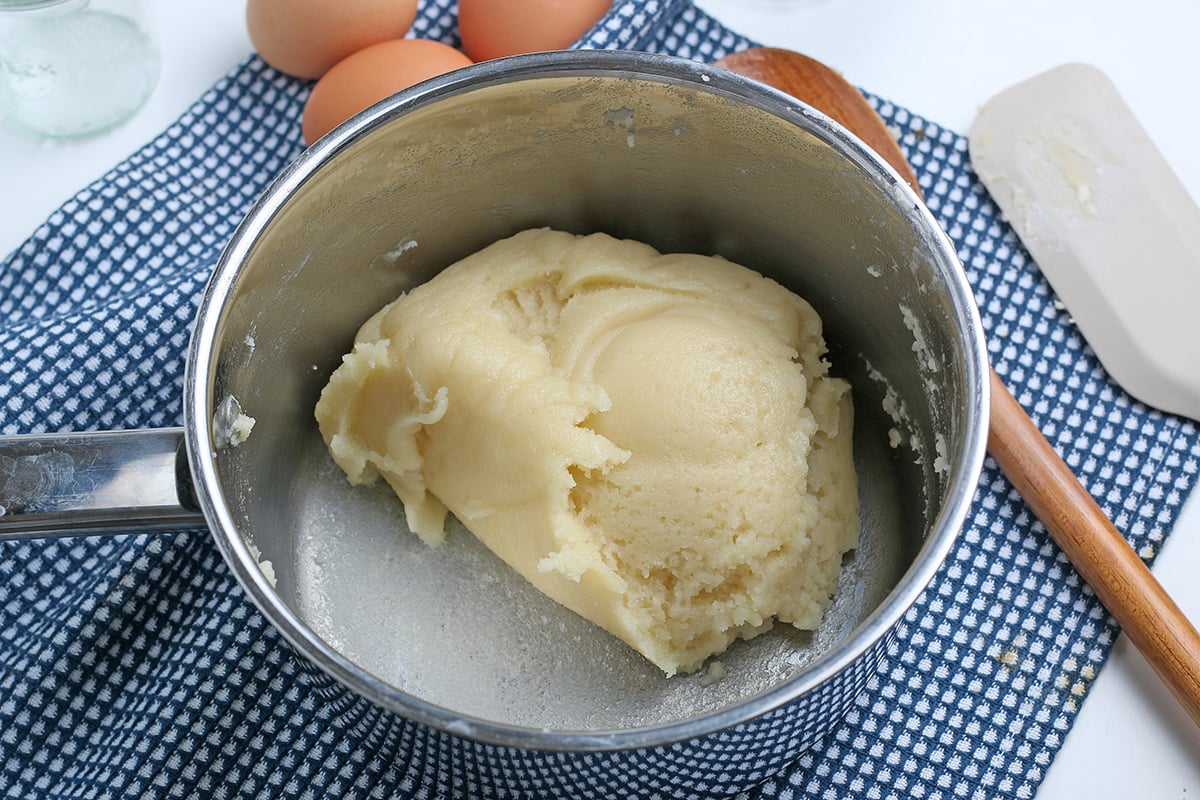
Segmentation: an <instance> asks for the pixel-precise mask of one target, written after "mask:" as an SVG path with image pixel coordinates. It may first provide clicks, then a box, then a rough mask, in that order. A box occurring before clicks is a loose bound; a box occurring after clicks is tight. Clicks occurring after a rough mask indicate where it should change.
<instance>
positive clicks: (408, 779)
mask: <svg viewBox="0 0 1200 800" xmlns="http://www.w3.org/2000/svg"><path fill="white" fill-rule="evenodd" d="M454 8H455V5H454V3H453V2H451V0H436V2H425V3H423V5H422V9H421V12H420V16H419V18H418V20H417V22H416V24H415V27H414V33H415V34H416V35H420V36H424V37H427V38H434V39H441V40H443V41H447V42H449V43H452V44H453V43H457V41H456V36H457V34H456V30H455V19H454ZM749 44H750V42H748V41H747V40H746V39H745V38H744V37H742V36H739V35H737V34H736V33H734V32H732V31H730V30H728V29H726V28H725V27H724V26H722V25H721V24H720V23H719V22H718V21H717V20H714V19H713V18H711V17H709V16H707V15H706V14H704V13H703V12H701V11H699V10H698V9H696V8H695V7H694V6H692V5H691V3H690V2H688V0H627V1H626V2H617V3H616V4H614V7H613V9H612V10H611V11H610V12H609V13H608V14H607V15H606V16H605V17H604V18H603V19H602V20H601V21H600V23H598V24H597V26H596V27H595V28H593V29H592V30H591V31H590V32H589V33H588V35H587V36H586V37H585V38H584V40H583V41H581V42H580V44H579V46H582V47H596V48H622V49H641V50H647V51H653V52H664V53H671V54H674V55H679V56H683V57H687V58H693V59H697V60H701V61H706V62H707V61H712V60H714V59H716V58H719V57H721V56H722V55H725V54H726V53H728V52H731V51H734V50H739V49H742V48H744V47H745V46H747V45H749ZM308 91H309V84H308V83H306V82H303V81H298V80H295V79H292V78H289V77H286V76H284V75H281V74H279V73H277V72H275V71H274V70H272V69H270V68H269V67H267V66H266V65H265V64H264V63H263V62H262V61H261V60H259V59H258V58H257V57H253V56H251V57H250V58H248V59H247V60H246V61H245V62H244V63H243V64H242V65H240V66H239V67H237V68H236V69H234V70H233V71H232V72H231V73H230V74H229V75H228V76H227V77H225V78H224V79H223V80H221V81H220V82H218V83H217V84H216V85H215V86H214V87H213V88H212V89H211V90H210V91H208V92H207V93H206V94H205V95H204V96H203V97H202V98H200V99H199V101H198V102H196V103H195V105H194V106H193V107H192V108H191V109H190V110H189V111H188V112H187V113H186V114H185V115H184V116H183V117H181V118H180V119H179V120H178V121H177V122H176V123H175V124H174V125H172V126H171V127H170V128H168V129H167V130H166V131H164V132H163V133H162V134H161V135H160V136H158V137H157V138H156V139H154V140H153V141H152V142H150V143H149V144H147V145H146V146H145V147H144V148H142V149H141V150H140V151H138V152H137V153H135V154H134V155H133V156H132V157H130V158H129V159H128V160H126V161H124V162H122V163H121V164H119V165H117V166H116V167H115V168H114V169H113V170H112V171H111V172H109V173H108V174H107V175H105V176H104V177H103V178H101V179H100V180H98V181H96V182H95V183H94V184H92V185H91V186H88V187H86V188H84V189H83V190H82V191H81V192H79V194H78V195H76V196H75V197H74V198H72V199H71V200H70V201H68V202H67V203H66V204H65V205H64V206H63V207H62V208H61V209H59V210H58V211H56V212H55V213H54V214H53V215H52V216H51V217H50V218H49V219H48V220H47V221H46V222H45V224H43V225H41V226H40V227H39V228H38V229H37V230H35V231H34V232H33V234H32V236H31V237H30V238H29V240H28V241H27V242H25V244H23V245H22V246H21V247H20V248H19V249H18V250H17V251H15V252H14V253H12V254H11V255H9V256H8V257H7V258H6V259H5V260H4V261H3V262H0V433H4V434H14V433H28V432H42V431H62V430H89V429H111V428H133V427H157V426H165V425H175V424H179V423H180V422H181V419H180V406H181V395H182V372H183V363H184V350H185V348H186V344H187V339H188V336H189V332H190V325H191V320H192V318H193V316H194V314H195V312H196V308H197V302H198V299H199V296H200V294H201V292H202V290H203V287H204V284H205V281H206V280H207V278H208V275H209V273H210V271H211V269H212V267H213V265H214V263H215V261H216V259H217V256H218V254H219V252H220V250H221V247H222V246H223V244H224V242H225V241H226V240H227V239H228V238H229V236H230V234H231V233H232V231H233V228H234V226H235V225H236V224H237V222H238V221H239V220H240V218H241V217H242V215H243V214H244V213H245V212H246V211H247V210H248V209H249V207H250V205H251V204H252V203H253V202H254V200H255V199H256V197H257V196H258V195H259V193H260V192H261V191H262V190H263V189H265V188H266V186H267V185H268V184H269V182H270V181H271V180H272V179H273V178H274V176H275V175H276V174H277V173H278V172H279V171H280V170H281V169H282V168H283V167H284V166H285V165H286V164H287V163H288V162H289V161H290V160H291V159H293V158H294V157H295V156H296V155H298V154H299V153H300V152H301V150H302V148H303V143H302V141H301V138H300V125H299V119H300V113H301V109H302V106H303V101H304V98H305V97H306V96H307V93H308ZM868 98H869V99H870V100H871V102H872V103H873V104H874V105H875V106H876V108H877V109H878V110H879V112H880V113H881V114H882V115H883V117H884V119H885V120H886V121H887V122H888V123H889V125H890V126H891V127H892V128H893V130H894V131H895V132H896V134H897V136H898V137H899V138H900V140H901V143H902V145H903V146H904V148H905V150H906V152H907V154H908V156H909V158H910V160H911V161H912V163H913V166H914V167H915V169H916V172H917V175H918V178H919V180H920V184H921V187H922V189H923V191H924V192H925V195H926V197H927V200H928V203H929V206H930V208H931V209H932V210H933V212H934V214H935V215H936V216H937V218H938V220H939V222H940V223H941V225H942V226H943V227H944V228H945V230H946V231H947V233H948V234H949V235H950V237H951V238H952V240H953V241H954V243H955V245H956V247H957V249H958V252H959V255H960V257H961V258H962V260H963V262H964V265H965V267H966V270H967V274H968V278H969V280H970V282H971V284H972V286H973V287H974V289H975V292H976V296H977V299H978V302H979V306H980V310H981V314H982V317H983V322H984V326H985V328H986V330H987V333H988V345H989V349H990V351H991V357H992V359H993V364H994V366H995V368H996V370H997V371H998V372H999V373H1000V375H1001V376H1002V377H1003V378H1004V379H1005V380H1006V381H1007V383H1008V384H1009V385H1010V386H1011V387H1012V389H1013V391H1014V394H1015V395H1016V397H1017V398H1018V400H1020V401H1021V403H1022V404H1023V405H1024V406H1025V407H1026V408H1027V409H1029V410H1030V412H1031V414H1032V416H1033V417H1034V419H1035V421H1036V422H1037V423H1038V424H1039V425H1040V427H1041V428H1042V430H1043V431H1044V432H1045V433H1046V435H1047V436H1048V438H1049V439H1050V440H1051V442H1052V443H1054V444H1055V446H1056V447H1057V448H1058V449H1059V450H1060V452H1061V453H1062V454H1063V455H1064V457H1065V458H1066V460H1067V463H1068V464H1069V465H1070V466H1071V467H1072V468H1073V469H1074V470H1075V471H1076V473H1077V474H1078V475H1079V476H1080V477H1081V479H1082V481H1083V482H1084V484H1085V485H1086V486H1087V487H1088V488H1089V489H1090V490H1091V491H1092V493H1093V494H1094V495H1095V496H1096V497H1097V498H1098V499H1099V501H1100V503H1101V505H1102V507H1103V508H1104V509H1105V511H1106V512H1107V513H1108V514H1109V515H1110V516H1111V517H1112V518H1113V520H1114V521H1115V522H1116V524H1117V526H1118V527H1119V528H1120V529H1121V530H1123V531H1125V532H1126V533H1127V535H1128V538H1129V540H1130V541H1131V543H1132V544H1133V546H1134V547H1135V548H1136V549H1137V551H1138V552H1139V553H1140V554H1141V555H1142V557H1143V558H1145V559H1146V560H1147V561H1152V560H1153V558H1154V556H1155V554H1156V553H1157V551H1158V548H1159V546H1160V545H1161V544H1162V541H1163V540H1164V538H1165V537H1166V536H1167V535H1168V533H1169V532H1170V529H1171V526H1172V524H1173V522H1174V520H1175V517H1176V515H1177V513H1178V511H1179V509H1180V507H1181V506H1182V504H1183V502H1184V500H1185V499H1186V498H1187V496H1188V494H1189V493H1190V491H1191V490H1192V488H1193V485H1194V483H1195V480H1196V474H1197V468H1198V464H1200V458H1198V457H1200V437H1198V436H1197V429H1196V427H1195V426H1194V425H1193V424H1192V423H1191V422H1189V421H1186V420H1182V419H1179V418H1175V417H1171V416H1167V415H1163V414H1161V413H1159V412H1157V411H1155V410H1152V409H1148V408H1146V407H1145V406H1142V405H1140V404H1138V403H1136V402H1134V401H1133V400H1132V399H1131V398H1129V397H1128V396H1127V395H1125V394H1124V393H1123V392H1122V391H1121V390H1120V389H1119V388H1118V387H1117V386H1116V385H1115V384H1114V383H1113V382H1112V381H1111V380H1110V379H1109V378H1108V377H1107V376H1106V374H1105V373H1104V371H1103V370H1102V369H1101V367H1100V366H1099V364H1098V362H1097V360H1096V359H1095V357H1094V355H1093V354H1092V352H1091V351H1090V350H1089V349H1088V347H1087V344H1086V342H1084V341H1083V339H1082V338H1081V337H1080V335H1079V333H1078V331H1077V330H1076V329H1075V328H1074V327H1073V325H1072V324H1071V321H1070V318H1069V315H1068V314H1067V313H1066V312H1065V311H1064V310H1063V308H1062V307H1061V305H1060V304H1059V303H1057V301H1056V299H1055V297H1054V295H1053V293H1052V292H1051V291H1050V289H1049V288H1048V286H1047V284H1046V283H1045V281H1044V280H1043V279H1042V277H1041V275H1040V274H1039V272H1038V270H1037V267H1036V265H1035V264H1034V263H1032V262H1031V260H1030V259H1029V256H1028V255H1027V254H1026V253H1025V252H1024V251H1023V250H1022V248H1021V246H1020V244H1019V242H1018V241H1017V239H1016V238H1015V236H1014V235H1013V233H1012V231H1011V230H1010V229H1009V228H1008V226H1007V225H1006V224H1005V223H1004V221H1003V219H1002V218H1001V217H1000V215H999V212H998V211H997V209H996V208H995V206H994V205H993V204H992V202H991V201H990V199H989V197H988V195H987V193H986V191H985V190H984V189H983V188H982V186H981V185H980V184H979V183H978V181H977V180H976V179H975V177H974V175H973V174H972V172H971V169H970V164H969V162H968V159H967V155H966V153H967V148H966V141H965V139H964V138H963V137H962V136H960V135H958V134H957V133H954V132H952V131H948V130H945V129H943V128H941V127H939V126H938V125H937V124H935V123H934V122H932V121H929V120H925V119H922V118H921V117H919V116H917V115H915V114H913V113H912V112H910V111H908V110H906V109H903V108H899V107H897V106H895V105H893V104H891V103H888V102H887V101H885V100H882V99H880V98H877V97H873V96H870V95H868ZM1116 634H1117V629H1116V628H1115V626H1114V624H1113V622H1112V620H1111V619H1110V618H1109V617H1108V615H1107V614H1106V613H1105V611H1104V609H1103V608H1102V607H1101V606H1100V604H1099V603H1098V601H1097V600H1096V599H1095V597H1094V595H1093V594H1092V593H1091V591H1090V590H1089V589H1088V588H1087V587H1086V586H1084V585H1083V584H1082V583H1081V581H1080V580H1079V578H1078V577H1077V576H1076V574H1075V573H1074V571H1073V570H1072V569H1071V567H1070V566H1069V564H1068V563H1067V561H1066V560H1065V558H1064V557H1063V556H1062V555H1061V553H1060V552H1059V551H1058V550H1057V548H1056V547H1055V546H1054V545H1053V544H1052V543H1051V542H1050V541H1049V539H1048V538H1047V536H1046V534H1045V533H1044V531H1043V530H1042V529H1041V527H1040V525H1039V524H1038V523H1037V522H1036V521H1035V520H1034V519H1032V517H1031V516H1030V514H1029V512H1028V510H1027V509H1026V507H1025V506H1024V504H1023V502H1022V501H1021V500H1020V498H1019V497H1018V496H1017V495H1016V494H1015V492H1014V491H1013V489H1012V488H1011V486H1009V484H1008V483H1007V481H1006V480H1005V479H1004V478H1003V476H1001V475H1000V473H999V471H998V470H997V469H996V467H995V465H994V464H992V463H991V462H990V461H989V462H988V464H987V465H986V468H985V470H984V474H983V477H982V480H981V481H980V484H979V486H978V490H977V494H976V497H975V498H974V504H973V509H972V514H971V515H970V517H969V519H968V521H967V524H966V526H965V528H964V530H963V532H962V534H961V536H960V538H959V540H958V542H957V543H956V545H955V547H954V549H953V552H952V553H951V556H950V558H949V560H948V562H947V563H946V565H945V566H944V568H943V569H942V570H941V572H940V573H939V574H938V576H937V577H936V579H935V580H934V582H933V584H932V585H931V586H930V587H929V589H928V590H927V591H926V592H925V593H924V594H923V595H922V597H921V599H920V601H919V602H918V603H917V604H916V605H915V607H914V608H912V609H911V611H910V612H909V613H908V614H907V616H906V617H905V619H904V621H903V623H902V625H901V626H900V629H899V635H898V637H897V641H896V644H895V646H894V647H892V648H891V649H890V650H889V651H888V653H887V655H886V657H885V659H884V663H883V666H882V669H881V671H880V672H879V674H878V676H877V677H876V678H875V679H873V680H872V682H871V684H870V686H869V687H868V690H867V691H866V692H865V693H864V694H863V695H862V696H860V697H859V698H858V700H857V702H856V703H855V704H854V706H853V707H852V708H851V710H850V712H849V713H848V715H847V716H846V718H845V719H844V721H843V722H842V723H841V724H840V725H839V726H838V727H836V728H835V729H834V730H833V731H832V732H831V733H830V734H829V735H828V736H826V737H825V738H824V739H823V740H821V741H820V742H818V743H817V744H816V745H815V746H814V747H813V748H812V749H811V750H809V751H808V752H807V753H806V754H805V755H804V756H803V757H801V758H800V759H799V761H797V762H796V763H795V764H793V765H791V766H790V767H788V768H786V769H785V770H784V771H783V772H781V773H779V774H778V775H776V776H775V777H773V778H771V779H769V780H767V781H766V782H765V783H763V784H762V785H761V786H759V787H758V788H756V789H755V790H753V791H752V792H750V793H749V794H748V795H747V797H750V798H756V799H757V798H762V799H763V800H766V799H767V798H780V799H782V798H832V797H837V798H841V797H864V798H909V797H921V798H958V797H966V798H997V797H1030V796H1032V795H1033V794H1034V792H1035V791H1036V788H1037V785H1038V783H1039V781H1040V780H1041V778H1042V776H1043V775H1044V772H1045V770H1046V768H1047V767H1048V766H1049V764H1050V762H1051V760H1052V759H1053V757H1054V753H1055V752H1056V751H1057V749H1058V748H1059V747H1060V745H1061V744H1062V741H1063V738H1064V737H1065V736H1066V735H1067V733H1068V731H1069V730H1070V727H1071V724H1072V722H1073V721H1074V719H1075V717H1076V714H1077V712H1078V709H1079V706H1080V704H1081V703H1082V702H1083V701H1084V699H1085V698H1086V696H1087V692H1088V689H1089V687H1090V686H1091V683H1092V680H1093V679H1094V677H1095V676H1096V674H1097V672H1098V670H1099V669H1100V667H1101V666H1102V664H1103V663H1104V661H1105V659H1106V658H1107V656H1108V653H1109V651H1110V648H1111V645H1112V642H1113V639H1114V637H1115V636H1116ZM389 718H390V715H388V714H386V713H385V712H381V711H380V710H379V709H376V708H375V707H373V706H371V705H370V704H369V703H367V702H366V701H365V700H362V699H360V698H358V697H357V696H355V695H353V694H352V693H350V692H348V691H347V690H345V689H342V688H341V687H340V686H339V685H337V684H335V683H333V682H332V681H331V680H330V679H328V678H327V677H326V676H324V674H323V673H320V672H319V671H318V670H317V669H316V668H315V667H313V666H312V665H311V664H309V663H308V662H307V661H305V660H303V659H301V658H299V657H298V656H296V655H295V654H294V653H293V651H292V650H291V649H290V647H289V646H288V645H287V644H286V643H285V642H284V641H283V640H282V638H281V637H280V636H279V635H278V634H277V633H276V632H275V631H274V629H272V628H271V627H270V626H269V625H268V624H267V623H266V622H265V620H264V619H263V618H262V616H261V615H260V614H259V613H258V611H257V610H256V609H255V608H254V606H253V605H252V604H251V603H250V602H249V600H248V599H247V598H246V597H245V596H244V595H243V593H242V591H241V589H240V587H239V586H238V585H237V584H236V582H235V581H234V579H233V577H232V575H231V574H230V572H229V571H228V570H227V569H226V567H225V564H224V562H223V561H222V560H221V558H220V556H219V555H218V553H217V551H216V549H215V547H214V545H213V544H212V542H211V541H210V540H209V537H207V536H205V535H195V534H178V535H124V536H115V537H108V538H94V539H59V540H42V541H25V542H16V543H6V544H2V545H0V796H3V797H37V798H67V797H70V798H76V797H78V798H85V797H88V798H90V797H205V798H208V797H214V798H217V797H286V798H307V797H313V798H317V797H351V798H367V797H397V798H443V797H445V798H452V797H458V796H464V793H463V791H462V790H461V789H456V788H455V786H454V784H453V783H452V782H451V781H450V780H449V779H448V778H447V776H446V775H441V774H435V773H425V774H414V773H412V772H410V771H409V770H408V769H407V768H406V767H407V765H408V763H409V762H408V760H407V759H406V757H405V753H404V752H403V748H404V747H405V743H404V740H403V739H402V738H400V737H397V735H396V734H395V731H396V730H398V729H399V728H400V727H401V726H399V725H397V724H393V723H394V722H395V721H394V720H390V721H389Z"/></svg>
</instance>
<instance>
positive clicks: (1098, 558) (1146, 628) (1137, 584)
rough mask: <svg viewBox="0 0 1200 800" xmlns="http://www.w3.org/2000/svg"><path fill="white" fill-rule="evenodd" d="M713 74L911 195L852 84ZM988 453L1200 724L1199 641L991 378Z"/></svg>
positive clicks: (897, 156) (757, 65) (778, 73)
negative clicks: (803, 119) (843, 146)
mask: <svg viewBox="0 0 1200 800" xmlns="http://www.w3.org/2000/svg"><path fill="white" fill-rule="evenodd" d="M716 66H719V67H724V68H725V69H728V70H731V71H733V72H737V73H740V74H742V75H745V76H746V77H749V78H754V79H756V80H758V81H761V82H762V83H765V84H767V85H769V86H773V87H775V88H776V89H779V90H781V91H784V92H787V93H788V94H790V95H792V96H793V97H795V98H797V99H799V100H802V101H804V102H806V103H808V104H809V105H811V106H813V107H814V108H816V109H818V110H820V111H822V112H824V113H825V114H828V115H829V116H830V117H832V118H833V119H834V120H836V121H837V122H839V123H841V124H842V125H843V126H845V127H846V128H847V129H848V130H850V131H851V132H852V133H854V134H855V135H857V136H858V138H859V139H861V140H862V141H863V142H864V143H866V144H867V145H868V146H869V147H871V148H872V149H874V150H875V151H876V152H877V153H878V154H879V155H880V156H881V157H882V158H883V159H884V160H885V161H887V162H888V163H889V164H891V166H892V167H893V168H894V169H895V170H896V171H897V172H898V173H899V174H900V175H901V177H903V178H904V179H905V180H906V181H907V182H908V183H909V185H911V186H912V187H913V188H914V189H916V190H917V193H918V194H920V189H919V188H918V187H917V180H916V176H915V175H914V174H913V171H912V169H911V167H910V166H909V164H908V161H907V160H906V159H905V158H904V154H903V153H902V152H901V150H900V147H899V145H898V144H897V143H896V140H895V139H894V138H893V137H892V134H891V132H890V131H889V130H888V128H887V126H886V125H885V124H884V122H883V120H882V119H881V118H880V117H879V115H878V114H876V113H875V110H874V109H873V108H871V105H870V103H868V102H867V100H866V98H865V97H863V95H862V93H861V92H859V90H858V89H857V88H855V87H854V85H853V84H851V83H849V82H848V81H847V80H846V79H845V78H843V77H842V76H841V75H840V74H838V73H837V72H835V71H834V70H832V69H830V68H829V67H827V66H825V65H824V64H822V63H821V62H819V61H814V60H813V59H811V58H809V57H807V56H804V55H801V54H799V53H796V52H792V51H790V50H782V49H778V48H769V47H756V48H751V49H749V50H744V51H742V52H740V53H734V54H732V55H729V56H726V57H725V58H722V59H720V60H719V61H717V62H716ZM990 417H991V422H990V427H989V430H988V450H989V452H990V453H991V456H992V458H993V459H994V460H995V461H996V463H997V464H998V465H999V466H1000V469H1001V470H1002V471H1003V472H1004V474H1005V476H1007V477H1008V479H1009V480H1010V481H1011V482H1012V484H1013V486H1015V487H1016V489H1017V491H1018V492H1020V494H1021V497H1023V498H1024V499H1025V502H1026V503H1028V504H1029V507H1030V508H1031V509H1032V510H1033V512H1034V514H1036V515H1037V518H1038V519H1039V520H1041V522H1042V524H1043V525H1044V526H1045V527H1046V530H1047V531H1049V532H1050V535H1051V536H1052V537H1053V538H1054V541H1055V542H1056V543H1057V544H1058V546H1059V547H1060V548H1061V549H1062V551H1063V552H1064V553H1066V555H1067V558H1069V559H1070V560H1071V563H1072V564H1074V565H1075V569H1076V570H1077V571H1078V572H1079V574H1080V576H1081V577H1082V578H1083V579H1084V580H1085V581H1087V582H1088V584H1089V585H1090V586H1091V587H1092V590H1093V591H1095V593H1096V596H1097V597H1099V598H1100V601H1101V602H1102V603H1104V606H1105V607H1106V608H1107V609H1108V611H1109V613H1111V614H1112V616H1113V618H1114V619H1116V621H1117V623H1118V624H1119V625H1120V626H1121V628H1122V630H1124V631H1125V633H1126V634H1128V636H1129V639H1130V641H1132V642H1133V644H1134V646H1136V647H1137V648H1138V650H1139V651H1141V653H1142V655H1143V656H1145V658H1146V660H1147V661H1148V662H1149V663H1150V665H1151V666H1152V667H1153V668H1154V671H1155V672H1157V673H1158V675H1159V677H1160V678H1162V680H1163V682H1164V683H1166V685H1167V686H1168V688H1170V690H1171V692H1172V693H1173V694H1174V695H1175V697H1176V699H1178V701H1179V703H1180V704H1181V705H1182V706H1183V707H1184V709H1185V710H1186V711H1187V713H1188V715H1189V716H1190V717H1191V718H1192V721H1193V722H1195V723H1196V724H1198V725H1200V634H1197V632H1196V628H1195V627H1194V626H1193V625H1192V624H1191V622H1189V621H1188V619H1187V617H1186V616H1185V615H1184V613H1183V612H1182V611H1181V610H1180V609H1179V606H1177V605H1176V604H1175V602H1174V601H1173V600H1172V599H1171V598H1170V596H1169V595H1168V594H1167V592H1166V590H1164V589H1163V587H1162V585H1161V584H1159V582H1158V580H1157V579H1156V578H1155V577H1154V575H1153V574H1152V573H1151V572H1150V570H1149V569H1148V568H1147V567H1146V564H1145V562H1143V561H1142V560H1141V559H1140V558H1139V557H1138V556H1137V554H1136V553H1134V551H1133V548H1131V547H1130V546H1129V544H1128V542H1126V541H1125V538H1124V537H1123V536H1122V535H1121V533H1120V531H1118V530H1117V529H1116V527H1115V526H1114V525H1113V524H1112V522H1111V521H1109V519H1108V518H1107V517H1106V516H1105V515H1104V512H1103V511H1101V510H1100V506H1099V505H1097V503H1096V501H1095V499H1093V498H1092V496H1091V494H1089V493H1088V491H1087V489H1085V488H1084V487H1083V485H1082V484H1081V483H1080V482H1079V480H1078V479H1077V478H1076V477H1075V475H1074V473H1072V472H1071V469H1070V467H1068V466H1067V465H1066V463H1065V462H1063V460H1062V458H1060V457H1059V455H1058V453H1057V452H1056V451H1055V450H1054V448H1053V447H1052V446H1051V445H1050V443H1049V442H1048V441H1046V439H1045V437H1044V436H1042V433H1041V431H1039V430H1038V428H1037V426H1036V425H1034V423H1033V421H1032V420H1031V419H1030V418H1029V416H1028V415H1027V414H1026V413H1025V411H1024V409H1022V408H1021V405H1020V404H1019V403H1018V402H1017V400H1016V398H1014V397H1013V396H1012V393H1010V392H1009V391H1008V388H1007V387H1006V386H1005V385H1004V383H1003V381H1001V380H1000V378H999V376H997V375H996V373H995V372H994V371H993V372H992V373H991V413H990Z"/></svg>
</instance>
